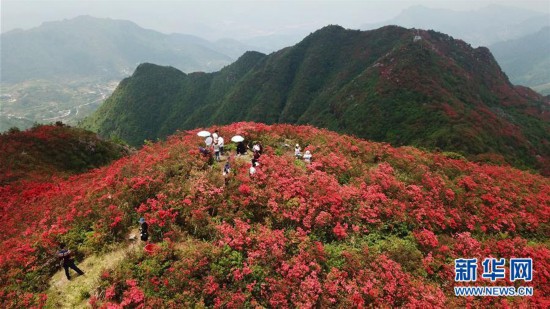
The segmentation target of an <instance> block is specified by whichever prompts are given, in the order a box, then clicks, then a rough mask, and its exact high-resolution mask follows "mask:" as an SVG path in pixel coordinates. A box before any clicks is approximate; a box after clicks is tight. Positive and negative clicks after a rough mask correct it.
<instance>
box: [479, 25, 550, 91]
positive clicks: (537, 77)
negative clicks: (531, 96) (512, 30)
mask: <svg viewBox="0 0 550 309" xmlns="http://www.w3.org/2000/svg"><path fill="white" fill-rule="evenodd" d="M489 48H490V49H491V51H492V52H493V54H494V55H495V58H496V59H497V61H498V63H499V64H500V66H501V67H502V69H503V70H504V71H505V72H506V74H507V75H508V76H509V77H510V81H512V83H514V84H516V85H525V86H529V87H531V88H533V89H534V90H536V91H538V92H539V93H542V94H544V95H549V94H550V27H545V28H542V29H541V30H539V31H538V32H536V33H533V34H530V35H526V36H524V37H521V38H518V39H514V40H509V41H505V42H500V43H496V44H493V45H491V46H490V47H489Z"/></svg>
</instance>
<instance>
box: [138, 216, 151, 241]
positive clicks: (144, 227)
mask: <svg viewBox="0 0 550 309" xmlns="http://www.w3.org/2000/svg"><path fill="white" fill-rule="evenodd" d="M139 232H140V238H141V240H142V241H147V240H149V225H148V224H147V222H145V218H139Z"/></svg>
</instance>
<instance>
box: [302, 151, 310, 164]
mask: <svg viewBox="0 0 550 309" xmlns="http://www.w3.org/2000/svg"><path fill="white" fill-rule="evenodd" d="M304 161H306V162H307V163H311V152H310V151H309V150H306V153H305V154H304Z"/></svg>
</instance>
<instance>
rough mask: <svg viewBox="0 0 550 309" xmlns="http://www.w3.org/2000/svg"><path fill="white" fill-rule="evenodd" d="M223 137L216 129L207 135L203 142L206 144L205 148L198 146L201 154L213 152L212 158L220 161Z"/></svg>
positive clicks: (222, 150) (222, 151)
mask: <svg viewBox="0 0 550 309" xmlns="http://www.w3.org/2000/svg"><path fill="white" fill-rule="evenodd" d="M224 142H225V141H224V139H223V137H221V136H220V134H219V132H218V130H216V131H214V133H213V134H212V136H208V137H207V138H206V139H205V140H204V143H205V144H206V148H203V147H199V151H200V152H201V153H202V154H203V155H210V154H212V153H213V154H214V159H215V160H216V161H218V162H219V161H220V156H222V155H223V153H224Z"/></svg>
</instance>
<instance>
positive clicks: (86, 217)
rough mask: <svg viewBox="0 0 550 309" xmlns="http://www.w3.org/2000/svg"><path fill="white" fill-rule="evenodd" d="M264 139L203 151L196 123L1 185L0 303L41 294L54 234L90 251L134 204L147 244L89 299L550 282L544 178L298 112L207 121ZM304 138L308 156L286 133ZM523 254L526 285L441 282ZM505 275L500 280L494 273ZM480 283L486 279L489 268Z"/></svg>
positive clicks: (318, 297) (149, 302)
mask: <svg viewBox="0 0 550 309" xmlns="http://www.w3.org/2000/svg"><path fill="white" fill-rule="evenodd" d="M218 129H219V130H220V133H221V134H222V136H224V137H226V136H227V137H229V136H231V135H233V134H237V133H238V134H241V135H243V136H245V137H247V138H249V139H253V140H257V141H259V142H261V143H262V145H263V146H264V153H263V154H262V156H261V159H260V162H261V165H260V166H258V167H257V172H256V174H255V175H254V177H250V176H249V174H248V168H249V166H250V165H249V161H248V160H247V159H244V158H239V157H234V156H232V157H230V158H229V162H230V164H231V169H232V173H231V175H230V177H229V178H228V180H227V183H225V179H224V177H223V176H222V168H223V164H224V163H223V162H222V164H220V163H214V164H213V165H209V163H208V160H207V158H204V157H202V156H201V155H200V154H199V153H198V152H197V151H196V149H197V148H198V146H199V145H201V143H202V140H201V139H200V138H197V137H196V135H195V134H196V132H197V131H189V132H183V133H179V134H176V135H174V136H172V137H170V138H169V139H168V140H167V141H165V142H159V143H156V144H150V145H147V146H145V147H144V148H143V149H141V150H140V151H139V152H137V153H135V154H133V155H131V156H129V157H125V158H122V159H120V160H118V161H116V162H114V163H113V164H111V165H110V166H107V167H104V168H100V169H96V170H93V171H90V172H88V173H85V174H80V175H77V176H73V177H71V178H69V179H62V178H56V177H55V176H54V178H53V180H54V181H53V182H51V183H50V182H48V183H46V182H40V181H36V179H35V180H29V181H22V182H18V183H12V184H9V185H5V186H2V187H0V210H1V211H2V214H3V217H2V218H3V224H2V225H0V232H1V233H0V241H1V247H0V249H2V251H1V252H2V253H1V254H0V271H1V273H0V279H1V283H0V287H1V289H0V306H1V307H3V308H20V307H31V306H35V307H41V306H44V304H45V301H46V299H45V296H44V295H45V293H46V289H47V281H48V280H49V278H50V276H51V274H52V272H53V271H55V267H54V263H52V262H51V257H52V254H53V253H54V251H55V250H54V248H55V246H56V244H57V242H59V241H64V242H67V243H68V244H69V246H70V247H71V248H78V249H79V251H80V252H81V254H83V255H87V254H90V253H95V252H97V251H101V250H108V249H109V248H111V246H112V245H113V244H121V243H123V241H124V240H125V238H126V236H127V234H128V233H129V231H130V230H131V229H134V228H136V227H137V219H138V218H139V217H145V218H146V219H147V221H148V222H149V226H150V228H149V229H150V235H151V239H152V240H153V241H154V242H156V243H157V245H158V247H157V249H156V250H154V252H152V253H151V254H146V253H145V252H141V251H140V252H136V253H133V254H130V255H129V256H128V258H127V259H126V260H124V261H123V262H122V263H120V264H119V265H117V266H116V267H115V269H113V270H109V271H107V272H106V273H105V274H104V275H103V276H102V277H101V278H100V280H99V283H98V285H97V287H96V289H95V290H94V291H91V292H92V293H91V294H92V297H91V298H90V305H91V306H92V307H94V308H153V307H154V308H157V307H173V308H181V307H193V306H199V307H200V306H205V307H214V308H222V307H223V308H241V307H256V306H260V307H262V306H263V307H277V308H293V307H303V308H313V307H344V306H350V307H380V306H382V307H384V306H390V307H440V308H441V307H449V306H451V307H463V306H473V307H485V306H520V307H521V306H524V307H536V306H541V305H542V306H543V305H544V304H547V302H548V301H549V295H550V290H549V288H548V287H549V286H550V248H549V247H548V242H547V239H548V236H549V235H550V225H549V218H550V181H549V180H548V178H545V177H542V176H538V175H534V174H529V173H527V172H522V171H519V170H516V169H513V168H510V167H507V166H493V165H479V164H476V163H471V162H467V161H465V160H462V159H452V158H449V157H448V156H445V155H443V154H431V153H425V152H421V151H420V150H417V149H414V148H412V147H402V148H392V147H390V146H388V145H386V144H379V143H371V142H367V141H363V140H357V139H354V138H351V137H349V136H342V135H337V134H335V133H332V132H329V131H326V130H319V129H316V128H312V127H308V126H299V127H296V126H291V125H274V126H268V125H263V124H256V123H236V124H232V125H228V126H224V127H219V128H218ZM295 143H300V144H301V145H307V147H308V149H312V150H313V154H314V157H313V158H314V159H313V161H312V163H311V164H304V163H303V162H302V161H301V160H299V159H296V158H295V157H294V155H293V150H292V149H291V148H287V147H285V146H284V145H285V144H290V145H293V144H295ZM460 257H467V258H473V257H477V258H485V257H504V258H511V257H531V258H532V259H533V261H534V262H533V263H534V265H535V266H534V269H535V271H534V274H533V276H534V278H533V281H532V282H526V283H525V284H524V285H529V286H533V287H534V290H535V295H534V296H533V297H529V298H484V299H474V298H472V299H462V298H457V297H454V296H453V291H452V286H453V285H454V273H453V266H454V264H453V262H454V259H455V258H460ZM502 283H503V284H504V283H507V284H512V283H509V282H502ZM487 284H490V283H487Z"/></svg>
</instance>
